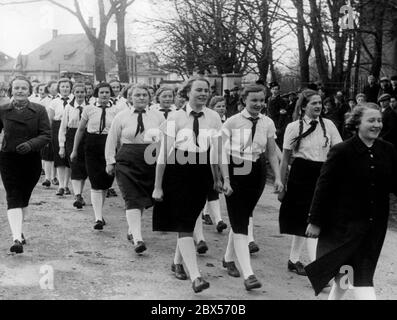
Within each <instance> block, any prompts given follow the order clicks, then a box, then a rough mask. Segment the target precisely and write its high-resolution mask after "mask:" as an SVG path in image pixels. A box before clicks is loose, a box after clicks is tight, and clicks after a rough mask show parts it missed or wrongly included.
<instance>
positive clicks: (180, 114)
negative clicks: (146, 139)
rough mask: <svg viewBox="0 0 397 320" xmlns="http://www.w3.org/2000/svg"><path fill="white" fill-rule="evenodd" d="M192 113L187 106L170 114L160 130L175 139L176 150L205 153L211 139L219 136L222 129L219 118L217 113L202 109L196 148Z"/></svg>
mask: <svg viewBox="0 0 397 320" xmlns="http://www.w3.org/2000/svg"><path fill="white" fill-rule="evenodd" d="M192 111H193V110H192V108H191V107H190V105H189V104H187V105H186V108H182V109H179V110H177V111H175V112H174V113H173V114H170V115H169V116H168V119H167V121H165V122H163V124H162V125H161V127H160V129H161V131H162V132H163V133H164V134H165V135H166V136H169V137H172V138H175V144H174V147H175V148H176V149H179V150H181V151H189V152H206V151H208V149H209V148H210V145H211V143H212V138H214V137H217V136H219V132H220V130H221V128H222V122H221V118H220V117H219V114H218V113H216V112H215V111H213V110H211V109H209V108H207V107H204V108H203V109H202V112H203V115H202V116H201V117H200V118H199V119H198V123H199V136H198V139H197V142H198V145H199V146H198V147H197V145H196V143H195V139H194V132H193V122H194V117H193V115H191V114H190V113H191V112H192Z"/></svg>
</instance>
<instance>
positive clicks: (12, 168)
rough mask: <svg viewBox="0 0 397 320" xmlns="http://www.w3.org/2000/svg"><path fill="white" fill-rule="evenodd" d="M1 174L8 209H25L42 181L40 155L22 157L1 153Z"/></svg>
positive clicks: (13, 153) (34, 153)
mask: <svg viewBox="0 0 397 320" xmlns="http://www.w3.org/2000/svg"><path fill="white" fill-rule="evenodd" d="M0 173H1V179H2V181H3V185H4V189H5V191H6V199H7V208H8V209H15V208H25V207H27V206H28V205H29V200H30V197H31V195H32V191H33V189H34V187H35V186H36V184H37V182H38V181H39V179H40V175H41V157H40V153H39V152H31V153H28V154H25V155H21V154H18V153H15V152H0Z"/></svg>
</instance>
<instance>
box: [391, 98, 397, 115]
mask: <svg viewBox="0 0 397 320" xmlns="http://www.w3.org/2000/svg"><path fill="white" fill-rule="evenodd" d="M390 107H391V108H392V109H393V110H394V111H396V112H397V98H396V96H392V97H391V98H390Z"/></svg>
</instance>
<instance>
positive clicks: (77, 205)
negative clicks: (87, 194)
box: [73, 194, 83, 209]
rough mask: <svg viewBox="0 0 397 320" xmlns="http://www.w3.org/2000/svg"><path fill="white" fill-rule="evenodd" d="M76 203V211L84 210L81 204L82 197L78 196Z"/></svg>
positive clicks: (74, 204)
mask: <svg viewBox="0 0 397 320" xmlns="http://www.w3.org/2000/svg"><path fill="white" fill-rule="evenodd" d="M75 199H76V200H75V202H73V207H76V209H83V204H82V203H81V195H79V194H78V195H76V198H75Z"/></svg>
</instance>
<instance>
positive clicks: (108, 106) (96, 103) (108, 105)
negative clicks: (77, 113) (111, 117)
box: [94, 101, 113, 108]
mask: <svg viewBox="0 0 397 320" xmlns="http://www.w3.org/2000/svg"><path fill="white" fill-rule="evenodd" d="M94 105H95V106H96V107H98V108H102V106H101V105H100V104H99V103H98V102H97V101H96V102H95V103H94ZM112 106H113V104H112V103H111V102H110V101H109V102H108V104H107V105H106V108H111V107H112Z"/></svg>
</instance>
